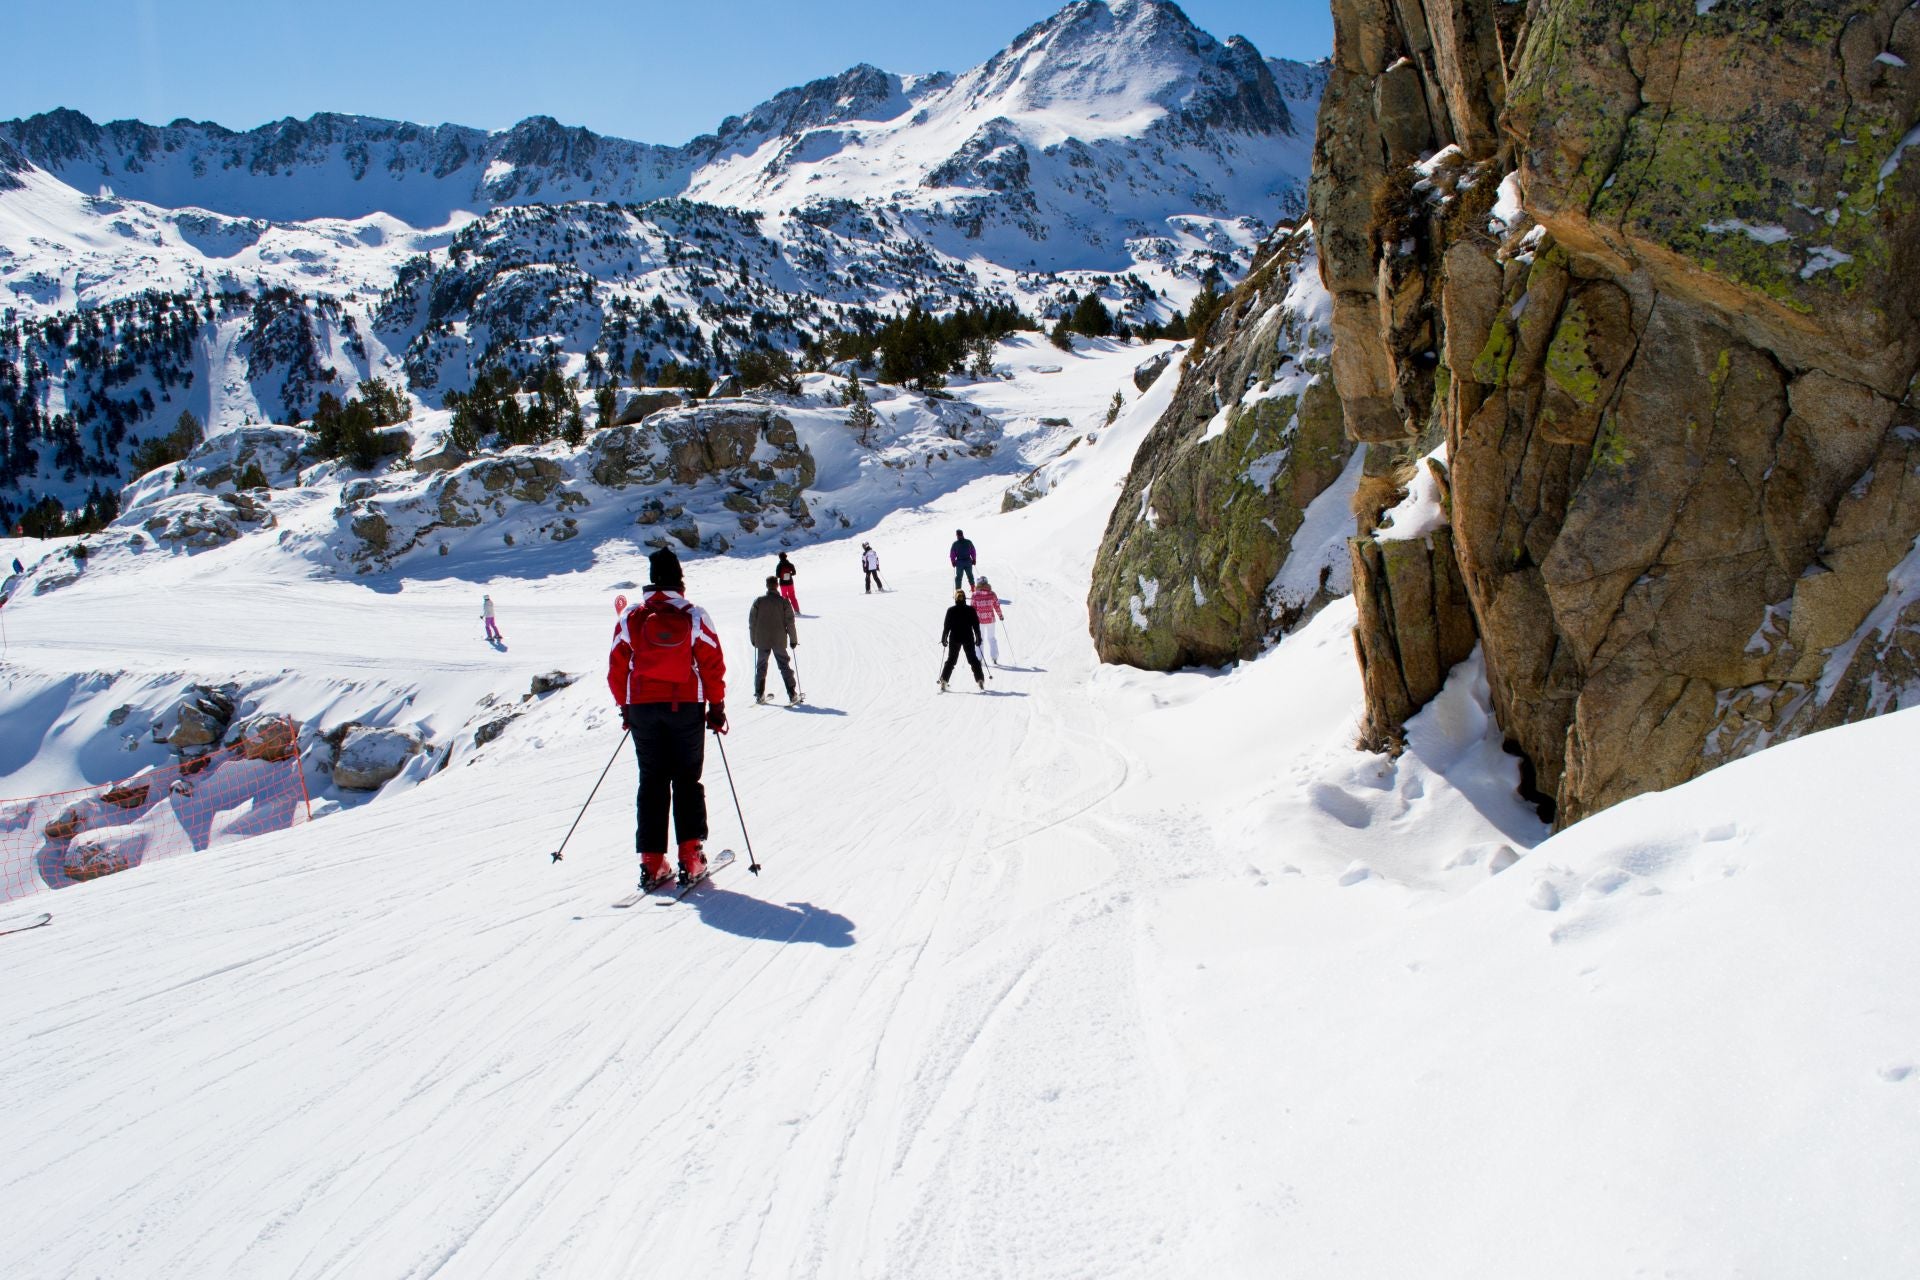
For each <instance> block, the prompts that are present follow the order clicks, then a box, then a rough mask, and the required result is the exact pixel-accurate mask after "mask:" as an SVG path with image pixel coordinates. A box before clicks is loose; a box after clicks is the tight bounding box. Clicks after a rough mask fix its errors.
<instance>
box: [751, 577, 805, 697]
mask: <svg viewBox="0 0 1920 1280" xmlns="http://www.w3.org/2000/svg"><path fill="white" fill-rule="evenodd" d="M747 638H748V639H749V640H751V641H752V642H753V700H754V701H755V702H765V701H766V700H767V659H768V657H772V658H774V659H775V660H776V661H778V662H779V664H780V679H781V680H782V681H784V682H785V684H786V686H787V705H788V706H790V707H793V706H798V705H799V704H800V703H801V702H802V701H804V695H803V694H801V693H800V691H799V690H798V689H797V688H796V687H795V685H794V682H793V663H792V662H791V661H790V660H789V659H788V657H787V646H788V645H789V644H791V645H792V646H793V647H794V648H796V649H798V648H799V647H800V632H799V630H798V629H797V628H796V627H795V626H794V625H793V606H792V605H790V604H788V603H787V601H786V598H785V597H784V596H782V595H781V594H780V579H778V578H768V579H767V594H765V595H763V596H758V597H755V599H754V602H753V607H752V608H751V609H749V610H747Z"/></svg>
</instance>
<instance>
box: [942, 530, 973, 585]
mask: <svg viewBox="0 0 1920 1280" xmlns="http://www.w3.org/2000/svg"><path fill="white" fill-rule="evenodd" d="M974 558H975V557H974V552H973V544H972V543H971V542H968V541H967V535H966V534H965V533H964V532H962V531H961V530H959V529H955V530H954V531H953V546H951V547H949V548H948V549H947V559H948V560H949V561H950V562H951V563H952V564H953V589H954V590H955V591H958V590H959V589H960V575H962V574H965V575H966V578H967V585H968V586H972V585H973V562H974Z"/></svg>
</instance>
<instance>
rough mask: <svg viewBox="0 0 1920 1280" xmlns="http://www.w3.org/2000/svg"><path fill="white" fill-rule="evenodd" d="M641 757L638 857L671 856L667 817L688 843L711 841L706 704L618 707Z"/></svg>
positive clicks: (647, 704)
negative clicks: (703, 778)
mask: <svg viewBox="0 0 1920 1280" xmlns="http://www.w3.org/2000/svg"><path fill="white" fill-rule="evenodd" d="M620 715H621V718H622V719H623V720H625V721H626V723H627V728H628V729H629V730H631V731H632V733H633V749H634V752H635V753H636V754H637V755H638V756H639V757H640V818H639V824H638V827H637V829H636V830H635V832H634V848H635V850H636V851H637V852H639V853H665V852H667V848H668V846H667V812H668V810H672V812H673V830H674V834H675V835H677V836H678V837H679V839H680V843H682V844H684V843H685V842H687V841H688V840H705V839H706V838H707V789H706V788H705V787H703V786H702V785H701V784H700V773H701V770H702V769H703V768H705V767H706V762H707V740H706V728H707V719H706V716H707V708H706V704H705V703H702V702H641V703H636V704H634V705H633V706H630V707H622V708H620Z"/></svg>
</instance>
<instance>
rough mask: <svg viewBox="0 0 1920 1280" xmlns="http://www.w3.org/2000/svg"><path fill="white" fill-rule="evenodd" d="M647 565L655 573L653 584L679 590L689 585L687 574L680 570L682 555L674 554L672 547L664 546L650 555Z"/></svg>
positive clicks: (669, 589) (670, 589)
mask: <svg viewBox="0 0 1920 1280" xmlns="http://www.w3.org/2000/svg"><path fill="white" fill-rule="evenodd" d="M647 567H648V569H649V570H650V571H651V572H652V575H653V582H652V583H651V584H650V585H652V586H656V587H662V588H664V589H666V590H668V591H679V590H681V589H682V588H684V587H685V586H686V585H687V578H686V575H685V574H684V573H682V572H681V571H680V557H679V556H676V555H675V554H673V548H672V547H662V548H660V549H659V550H658V551H656V552H654V553H653V554H652V555H650V556H648V557H647Z"/></svg>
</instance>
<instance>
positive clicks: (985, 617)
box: [973, 573, 1007, 667]
mask: <svg viewBox="0 0 1920 1280" xmlns="http://www.w3.org/2000/svg"><path fill="white" fill-rule="evenodd" d="M973 611H974V613H976V614H978V615H979V618H980V634H981V635H983V636H985V637H986V640H987V646H986V647H987V654H988V656H989V657H990V658H991V659H992V660H993V665H994V666H996V667H997V666H999V665H1000V639H999V637H998V636H997V635H996V634H995V632H996V631H997V630H998V629H997V628H996V627H995V626H994V625H993V624H994V622H995V620H996V619H1000V618H1005V617H1006V616H1007V615H1006V613H1005V611H1003V610H1002V609H1001V608H1000V597H999V596H997V595H995V594H993V583H991V582H989V581H988V580H987V575H986V574H984V573H983V574H981V575H980V585H979V586H977V587H975V588H974V589H973Z"/></svg>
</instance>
